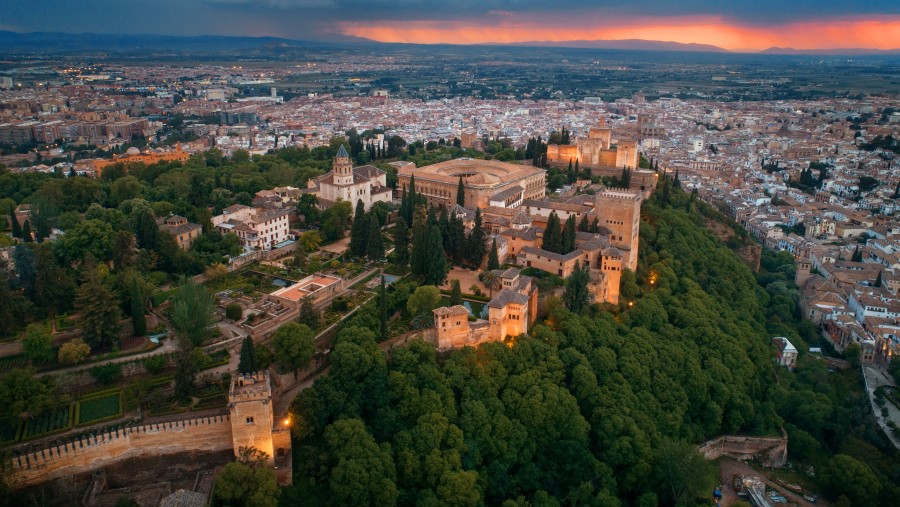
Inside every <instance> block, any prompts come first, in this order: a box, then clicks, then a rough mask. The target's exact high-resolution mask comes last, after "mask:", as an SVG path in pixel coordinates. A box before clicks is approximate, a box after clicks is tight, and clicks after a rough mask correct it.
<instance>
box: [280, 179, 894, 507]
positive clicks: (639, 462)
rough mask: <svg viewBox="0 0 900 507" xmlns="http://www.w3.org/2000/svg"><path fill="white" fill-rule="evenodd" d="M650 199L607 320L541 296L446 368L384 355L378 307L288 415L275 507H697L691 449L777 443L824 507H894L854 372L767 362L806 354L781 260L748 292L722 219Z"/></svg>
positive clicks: (445, 361)
mask: <svg viewBox="0 0 900 507" xmlns="http://www.w3.org/2000/svg"><path fill="white" fill-rule="evenodd" d="M663 187H666V188H665V189H664V190H661V191H660V192H658V194H657V195H656V196H654V197H653V198H652V199H651V200H650V201H649V202H648V203H646V204H645V205H644V208H643V219H644V221H643V223H642V227H641V240H642V241H641V259H640V269H639V271H638V272H637V273H630V272H626V273H625V276H624V277H623V295H624V298H623V301H622V304H621V305H620V306H619V307H616V308H613V307H609V306H607V307H602V308H601V307H599V306H594V307H592V308H591V309H590V310H588V311H586V312H581V313H578V314H575V313H571V312H569V311H568V310H567V309H566V307H565V306H564V305H563V304H562V303H561V302H560V301H559V300H557V299H556V298H552V297H551V298H547V299H545V300H544V301H543V302H542V315H541V317H540V319H539V323H538V324H537V325H536V326H535V327H534V328H533V330H532V332H531V333H530V335H529V336H527V337H526V336H521V337H518V338H517V339H514V340H511V341H510V342H509V343H494V344H487V345H482V346H481V347H479V348H478V349H477V350H476V349H471V348H466V349H463V350H459V351H454V352H451V353H449V354H446V355H440V356H438V355H436V353H435V351H434V348H433V346H431V345H428V344H426V343H424V342H413V343H411V344H410V345H408V346H402V347H397V348H394V349H392V350H391V351H390V354H389V355H386V354H384V353H383V352H381V351H380V350H379V349H378V347H377V340H378V336H377V329H378V326H379V323H378V316H377V313H378V311H377V310H376V309H375V308H374V306H373V308H371V310H370V311H369V312H361V313H360V314H358V315H357V316H356V317H355V318H354V319H352V320H350V321H349V322H347V323H346V325H345V326H344V328H343V329H342V330H340V332H339V335H338V339H337V343H336V346H335V347H334V349H333V351H332V353H331V361H332V368H331V371H330V373H329V375H328V376H326V377H324V378H322V379H321V380H319V381H317V382H316V384H315V386H314V387H313V388H311V389H309V390H306V391H304V392H303V393H302V394H301V395H300V396H299V397H298V399H297V400H296V401H295V404H294V408H293V410H294V411H295V415H296V416H297V418H298V421H300V423H299V424H298V428H297V435H296V437H297V440H296V442H295V447H294V455H295V464H294V473H295V483H294V486H292V487H291V488H288V489H286V490H285V491H284V492H283V494H282V495H281V502H282V505H295V504H299V503H303V504H313V505H374V504H378V505H393V504H401V505H412V504H419V505H444V504H446V505H478V504H480V503H485V504H489V505H497V504H505V505H641V506H650V505H704V504H710V503H711V502H712V498H711V488H712V487H713V486H714V485H715V481H716V479H715V467H714V466H713V465H712V464H710V463H708V462H706V461H705V460H703V459H702V458H700V457H699V455H698V454H697V452H696V450H695V449H696V447H695V446H696V444H697V443H698V442H700V441H702V440H704V439H706V438H709V437H712V436H715V435H719V434H731V433H744V434H754V435H778V434H780V432H781V428H782V427H785V428H786V430H787V431H788V432H789V434H790V437H791V454H792V456H793V458H792V459H799V460H802V461H803V462H806V463H810V464H814V465H815V466H816V468H817V470H819V472H818V474H817V477H818V479H817V480H818V481H819V484H820V485H821V487H822V489H823V490H824V491H825V492H826V493H827V494H828V495H830V496H831V497H832V498H834V499H835V500H836V504H837V505H865V504H869V505H873V504H880V505H889V504H892V503H893V502H894V499H895V498H896V497H897V493H898V488H897V486H896V485H897V484H898V478H900V466H898V465H897V464H896V463H897V462H896V458H897V454H896V453H895V452H893V451H888V450H886V449H888V447H889V445H890V444H889V443H887V442H886V440H885V439H884V437H883V435H879V434H878V433H877V431H878V430H876V429H874V426H873V425H872V423H871V416H870V415H869V414H868V413H867V410H868V408H867V405H866V404H865V400H864V398H863V396H862V394H861V390H860V384H861V380H860V379H859V377H858V372H856V371H852V370H851V371H849V372H848V373H847V374H842V373H831V372H828V371H827V370H826V369H825V367H824V365H822V364H820V363H819V362H818V361H816V360H815V359H813V358H811V357H808V356H807V355H804V356H803V358H802V359H801V362H800V368H799V369H798V371H797V373H796V374H792V373H789V372H787V371H779V370H777V369H776V368H775V366H774V365H773V363H772V361H771V355H772V348H771V347H770V345H769V342H770V339H771V337H772V336H775V334H773V333H777V335H785V336H789V337H790V338H791V339H792V340H796V341H795V343H797V344H799V345H798V348H800V349H801V350H805V344H806V343H807V341H809V342H813V341H815V340H817V337H816V333H815V329H814V328H813V327H812V326H811V325H810V324H809V323H808V322H805V323H802V322H800V321H799V320H798V317H799V315H798V311H797V304H796V303H797V291H796V287H794V286H793V281H792V279H793V263H792V260H791V259H790V257H789V256H788V257H784V256H778V255H773V254H766V256H765V259H764V262H763V269H762V270H761V272H760V273H759V274H758V275H756V276H755V275H754V274H753V273H752V272H751V271H750V270H749V269H748V268H747V267H746V266H745V265H744V264H742V263H741V261H740V260H739V259H738V258H737V257H736V256H735V255H734V254H733V253H732V252H731V251H730V250H729V249H728V248H726V247H725V246H724V245H723V244H721V243H720V242H719V241H718V240H717V239H715V238H714V237H713V236H712V235H711V234H710V233H708V232H707V231H706V230H705V228H704V223H705V221H707V220H725V219H724V217H722V216H721V215H719V214H718V213H717V212H715V211H714V210H713V209H712V208H710V207H708V206H706V205H705V204H702V203H695V202H693V199H692V198H690V197H689V196H688V195H687V194H685V193H683V192H681V191H680V190H678V189H672V188H668V187H669V185H668V184H666V185H663ZM744 237H745V236H744ZM651 281H652V283H650V282H651ZM838 477H840V480H836V479H837V478H838Z"/></svg>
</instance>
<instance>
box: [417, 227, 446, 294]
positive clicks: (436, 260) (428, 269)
mask: <svg viewBox="0 0 900 507" xmlns="http://www.w3.org/2000/svg"><path fill="white" fill-rule="evenodd" d="M425 245H426V249H425V252H424V254H425V255H424V257H425V258H424V260H425V262H424V268H425V269H424V273H423V275H424V284H425V285H434V286H440V285H443V284H444V281H445V280H446V279H447V271H449V269H450V266H449V265H448V264H447V256H446V255H445V254H444V248H443V245H442V244H441V231H439V230H438V228H437V226H436V225H434V226H432V227H431V230H429V231H428V235H427V238H426V242H425Z"/></svg>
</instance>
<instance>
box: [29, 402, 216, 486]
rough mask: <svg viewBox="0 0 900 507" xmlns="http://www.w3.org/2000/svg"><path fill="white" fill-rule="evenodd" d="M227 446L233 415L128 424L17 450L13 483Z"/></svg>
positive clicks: (36, 482) (54, 477)
mask: <svg viewBox="0 0 900 507" xmlns="http://www.w3.org/2000/svg"><path fill="white" fill-rule="evenodd" d="M231 448H232V435H231V421H230V419H229V417H228V416H227V415H217V416H209V417H199V418H194V419H184V420H179V421H171V422H164V423H155V424H144V425H139V426H131V427H127V428H124V429H118V430H115V431H110V432H108V433H102V434H99V435H91V436H88V437H86V438H80V439H77V440H72V441H69V442H65V443H63V444H60V445H56V446H54V447H49V448H45V449H41V450H38V451H31V452H27V453H22V454H18V455H16V456H14V457H13V459H12V477H13V484H14V485H15V486H17V487H21V486H28V485H33V484H38V483H41V482H44V481H48V480H52V479H56V478H59V477H63V476H67V475H73V474H78V473H83V472H87V471H90V470H95V469H97V468H101V467H104V466H108V465H110V464H112V463H115V462H117V461H121V460H124V459H127V458H135V457H146V456H163V455H166V454H175V453H180V452H191V451H223V450H229V449H231Z"/></svg>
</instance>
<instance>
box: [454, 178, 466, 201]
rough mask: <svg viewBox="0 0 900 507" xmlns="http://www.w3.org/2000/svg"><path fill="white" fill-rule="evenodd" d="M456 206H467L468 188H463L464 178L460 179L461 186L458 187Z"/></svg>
mask: <svg viewBox="0 0 900 507" xmlns="http://www.w3.org/2000/svg"><path fill="white" fill-rule="evenodd" d="M456 204H459V205H460V206H465V205H466V188H465V187H464V186H463V180H462V176H460V177H459V185H458V186H457V187H456Z"/></svg>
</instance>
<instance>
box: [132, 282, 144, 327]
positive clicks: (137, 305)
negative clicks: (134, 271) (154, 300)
mask: <svg viewBox="0 0 900 507" xmlns="http://www.w3.org/2000/svg"><path fill="white" fill-rule="evenodd" d="M130 289H131V329H132V331H134V335H135V336H144V335H145V334H147V320H146V318H145V317H144V298H143V297H141V288H140V287H139V286H138V281H137V278H132V279H131V287H130Z"/></svg>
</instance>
